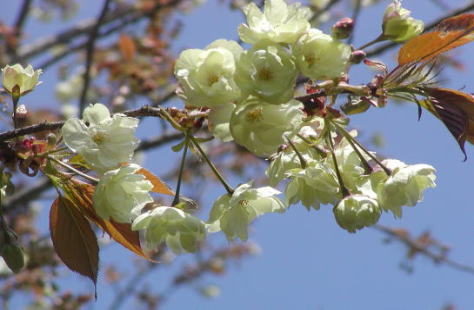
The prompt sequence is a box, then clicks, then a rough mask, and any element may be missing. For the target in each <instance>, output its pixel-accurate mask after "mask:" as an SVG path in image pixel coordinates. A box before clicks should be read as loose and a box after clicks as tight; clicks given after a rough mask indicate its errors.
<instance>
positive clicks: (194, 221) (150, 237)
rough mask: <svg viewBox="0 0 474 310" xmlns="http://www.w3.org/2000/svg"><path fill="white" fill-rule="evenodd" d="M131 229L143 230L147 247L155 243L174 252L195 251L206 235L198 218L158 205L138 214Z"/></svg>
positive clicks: (153, 245)
mask: <svg viewBox="0 0 474 310" xmlns="http://www.w3.org/2000/svg"><path fill="white" fill-rule="evenodd" d="M132 230H141V231H143V232H144V236H145V241H146V245H147V247H148V248H155V247H156V245H157V244H160V243H162V242H166V245H167V246H168V247H169V248H171V250H173V252H175V253H176V254H179V253H182V252H196V251H197V250H198V249H199V244H200V242H201V241H202V240H204V238H205V237H206V226H205V224H204V222H203V221H201V220H200V219H199V218H197V217H195V216H193V215H191V214H189V213H186V212H184V211H183V210H181V209H178V208H174V207H167V206H160V207H157V208H154V209H152V210H149V211H146V212H145V213H143V214H141V215H139V216H138V217H137V218H136V219H135V220H134V221H133V224H132Z"/></svg>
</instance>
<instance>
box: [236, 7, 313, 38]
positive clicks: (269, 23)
mask: <svg viewBox="0 0 474 310" xmlns="http://www.w3.org/2000/svg"><path fill="white" fill-rule="evenodd" d="M243 12H244V14H245V16H246V17H247V23H246V24H242V25H240V26H239V29H238V31H239V36H240V39H242V41H244V42H246V43H250V44H256V43H258V42H261V41H270V42H273V43H290V44H291V43H294V42H295V41H296V40H297V39H298V38H299V37H300V36H301V34H302V33H303V32H305V31H306V30H308V29H309V28H310V23H309V21H308V20H309V18H310V17H311V10H310V9H309V8H307V7H301V4H300V3H294V4H291V5H288V4H286V2H285V1H284V0H265V5H264V8H263V12H262V11H260V9H259V8H258V7H257V5H256V4H255V3H249V4H248V5H247V6H245V7H244V9H243Z"/></svg>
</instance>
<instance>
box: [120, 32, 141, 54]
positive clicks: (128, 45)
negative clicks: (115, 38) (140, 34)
mask: <svg viewBox="0 0 474 310" xmlns="http://www.w3.org/2000/svg"><path fill="white" fill-rule="evenodd" d="M119 48H120V52H121V53H122V57H123V59H125V60H126V61H132V60H133V58H134V57H135V54H136V52H137V48H136V46H135V42H133V39H132V38H131V37H130V36H128V35H126V34H121V35H120V37H119Z"/></svg>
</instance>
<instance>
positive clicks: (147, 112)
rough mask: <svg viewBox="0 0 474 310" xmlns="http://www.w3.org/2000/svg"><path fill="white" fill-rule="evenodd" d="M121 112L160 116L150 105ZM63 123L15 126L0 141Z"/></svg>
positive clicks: (57, 126) (59, 126)
mask: <svg viewBox="0 0 474 310" xmlns="http://www.w3.org/2000/svg"><path fill="white" fill-rule="evenodd" d="M122 114H125V115H127V116H130V117H145V116H151V117H161V116H162V115H161V108H153V107H150V106H143V107H141V108H138V109H135V110H128V111H124V112H122ZM63 125H64V121H58V122H50V123H40V124H36V125H31V126H27V127H22V128H17V129H14V130H10V131H6V132H3V133H0V142H3V141H5V140H7V139H11V138H15V137H19V136H23V135H28V134H33V133H36V132H39V131H44V130H56V129H59V128H61V127H62V126H63Z"/></svg>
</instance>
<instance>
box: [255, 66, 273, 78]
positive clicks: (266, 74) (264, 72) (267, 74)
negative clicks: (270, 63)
mask: <svg viewBox="0 0 474 310" xmlns="http://www.w3.org/2000/svg"><path fill="white" fill-rule="evenodd" d="M257 78H258V79H259V80H261V81H270V80H271V79H272V78H273V74H272V71H270V70H269V69H268V68H261V69H260V70H258V73H257Z"/></svg>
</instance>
